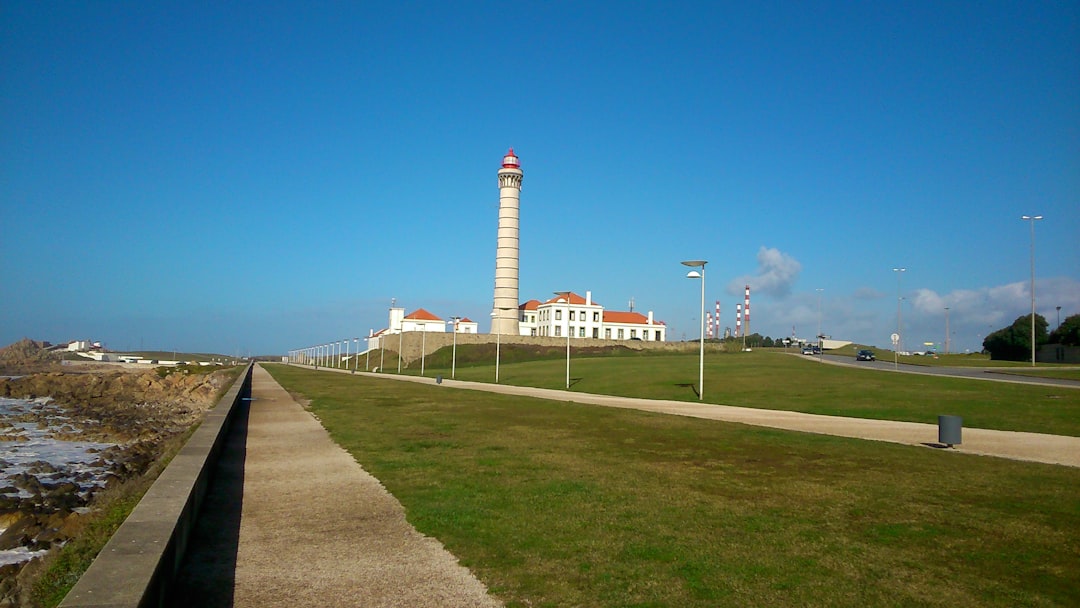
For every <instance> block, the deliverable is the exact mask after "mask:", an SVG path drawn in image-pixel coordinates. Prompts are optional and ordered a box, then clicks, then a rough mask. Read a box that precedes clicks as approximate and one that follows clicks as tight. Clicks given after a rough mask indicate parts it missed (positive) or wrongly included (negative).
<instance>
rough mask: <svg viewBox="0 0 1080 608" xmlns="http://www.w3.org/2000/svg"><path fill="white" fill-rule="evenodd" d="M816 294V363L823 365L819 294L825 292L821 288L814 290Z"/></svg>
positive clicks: (823, 350) (823, 336)
mask: <svg viewBox="0 0 1080 608" xmlns="http://www.w3.org/2000/svg"><path fill="white" fill-rule="evenodd" d="M814 291H816V292H817V339H818V343H817V345H818V362H819V363H823V362H824V361H825V344H824V342H825V335H824V334H822V333H821V292H823V291H825V289H824V288H823V287H818V288H816V289H814Z"/></svg>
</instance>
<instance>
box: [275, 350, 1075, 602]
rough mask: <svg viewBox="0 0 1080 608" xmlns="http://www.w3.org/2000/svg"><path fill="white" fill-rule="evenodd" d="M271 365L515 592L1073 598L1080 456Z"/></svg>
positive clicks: (415, 506)
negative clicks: (1026, 456) (920, 443)
mask: <svg viewBox="0 0 1080 608" xmlns="http://www.w3.org/2000/svg"><path fill="white" fill-rule="evenodd" d="M811 367H813V369H818V368H817V367H814V366H811ZM268 369H270V370H271V372H272V373H273V374H274V376H275V377H276V378H277V379H278V380H279V381H280V382H281V383H282V384H283V385H284V386H286V388H289V389H290V390H294V391H298V392H301V393H303V394H305V395H307V396H309V397H311V398H313V403H312V407H313V409H314V411H315V413H316V414H317V415H318V416H319V417H320V418H321V419H322V421H323V422H324V424H325V425H326V427H327V428H328V429H329V430H330V431H331V433H332V435H333V436H334V438H335V440H336V441H338V442H339V443H340V444H341V445H342V446H344V447H345V448H346V449H348V450H349V451H350V452H351V453H353V454H354V455H355V456H356V458H357V460H358V461H359V462H360V463H361V464H362V465H363V466H364V467H365V468H367V469H368V470H369V471H370V472H371V473H372V474H374V475H375V476H376V477H378V478H379V479H380V480H381V481H382V482H383V483H384V484H385V485H386V486H387V488H388V489H389V490H390V491H391V492H392V493H393V494H394V495H395V496H396V497H397V498H398V499H399V500H400V501H401V502H402V503H403V504H404V505H405V507H406V510H407V513H408V517H409V519H410V521H411V522H412V523H413V524H414V525H416V526H417V527H418V528H419V529H420V530H421V531H422V532H424V533H426V534H429V535H432V536H435V537H437V538H439V539H440V540H441V541H442V542H444V543H445V544H446V545H447V547H448V548H449V549H450V550H451V551H452V552H453V553H454V554H455V555H457V556H458V557H459V558H461V559H462V561H463V563H464V564H465V565H467V566H468V567H470V568H472V569H473V571H474V572H476V573H477V574H478V576H480V578H481V579H482V580H484V581H485V582H486V583H487V584H488V585H489V586H490V587H491V588H492V589H493V590H494V591H495V592H496V593H497V594H498V595H499V596H500V597H502V598H503V599H505V600H507V602H508V605H510V606H686V607H693V606H735V605H770V606H797V605H798V606H802V605H831V606H865V605H875V606H877V605H883V606H889V605H895V606H904V605H910V606H916V605H917V606H933V605H937V606H954V605H964V606H977V605H984V606H1023V605H1029V606H1053V605H1062V606H1065V605H1078V604H1080V542H1078V539H1080V471H1078V470H1076V469H1071V468H1066V467H1054V466H1046V465H1038V464H1031V463H1020V462H1011V461H1007V460H1001V459H994V458H981V457H973V456H964V455H959V454H954V453H946V452H941V451H933V450H926V449H917V448H911V447H905V446H896V445H890V444H883V443H875V442H865V441H858V440H849V439H842V438H833V437H824V436H815V435H809V434H802V433H789V432H782V431H774V430H769V429H760V428H753V427H745V426H740V425H732V424H724V423H718V422H710V421H701V420H694V419H685V418H680V417H674V416H661V415H654V414H648V413H643V412H634V411H623V410H614V409H610V408H599V407H588V406H581V405H576V404H564V403H555V402H548V401H543V400H536V399H523V398H518V397H509V396H503V395H493V394H486V393H479V392H471V391H448V390H447V389H445V388H442V387H436V386H424V385H419V386H418V385H412V384H410V383H398V382H389V381H384V380H379V379H368V378H359V377H350V376H342V375H337V374H329V373H320V372H311V371H307V370H302V369H296V368H288V367H285V366H268ZM586 370H587V368H586ZM820 371H822V372H825V371H826V370H825V369H821V370H820ZM585 375H586V376H587V375H588V374H587V373H586V374H585ZM707 386H708V385H707ZM980 386H983V387H985V392H993V391H994V390H995V389H996V387H997V386H998V385H996V384H982V385H980ZM657 390H660V389H657ZM850 390H858V389H857V387H852V388H851V389H850Z"/></svg>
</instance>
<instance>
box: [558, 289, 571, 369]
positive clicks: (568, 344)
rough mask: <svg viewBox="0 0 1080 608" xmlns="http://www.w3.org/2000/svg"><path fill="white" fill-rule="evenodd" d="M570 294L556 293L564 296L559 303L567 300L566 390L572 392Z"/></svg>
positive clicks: (565, 292) (566, 292)
mask: <svg viewBox="0 0 1080 608" xmlns="http://www.w3.org/2000/svg"><path fill="white" fill-rule="evenodd" d="M570 293H571V292H569V291H556V292H555V295H557V296H562V298H560V299H559V301H560V302H561V301H563V300H566V390H570Z"/></svg>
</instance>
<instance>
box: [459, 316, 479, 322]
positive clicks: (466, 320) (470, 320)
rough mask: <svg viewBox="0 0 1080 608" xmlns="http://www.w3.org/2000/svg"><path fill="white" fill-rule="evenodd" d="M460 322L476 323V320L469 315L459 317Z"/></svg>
mask: <svg viewBox="0 0 1080 608" xmlns="http://www.w3.org/2000/svg"><path fill="white" fill-rule="evenodd" d="M458 323H476V321H473V320H472V319H470V318H469V317H465V318H464V319H458Z"/></svg>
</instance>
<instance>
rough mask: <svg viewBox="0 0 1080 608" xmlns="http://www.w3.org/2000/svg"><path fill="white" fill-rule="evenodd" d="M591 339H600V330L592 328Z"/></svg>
mask: <svg viewBox="0 0 1080 608" xmlns="http://www.w3.org/2000/svg"><path fill="white" fill-rule="evenodd" d="M592 337H593V338H599V337H600V328H599V327H594V328H592Z"/></svg>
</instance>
